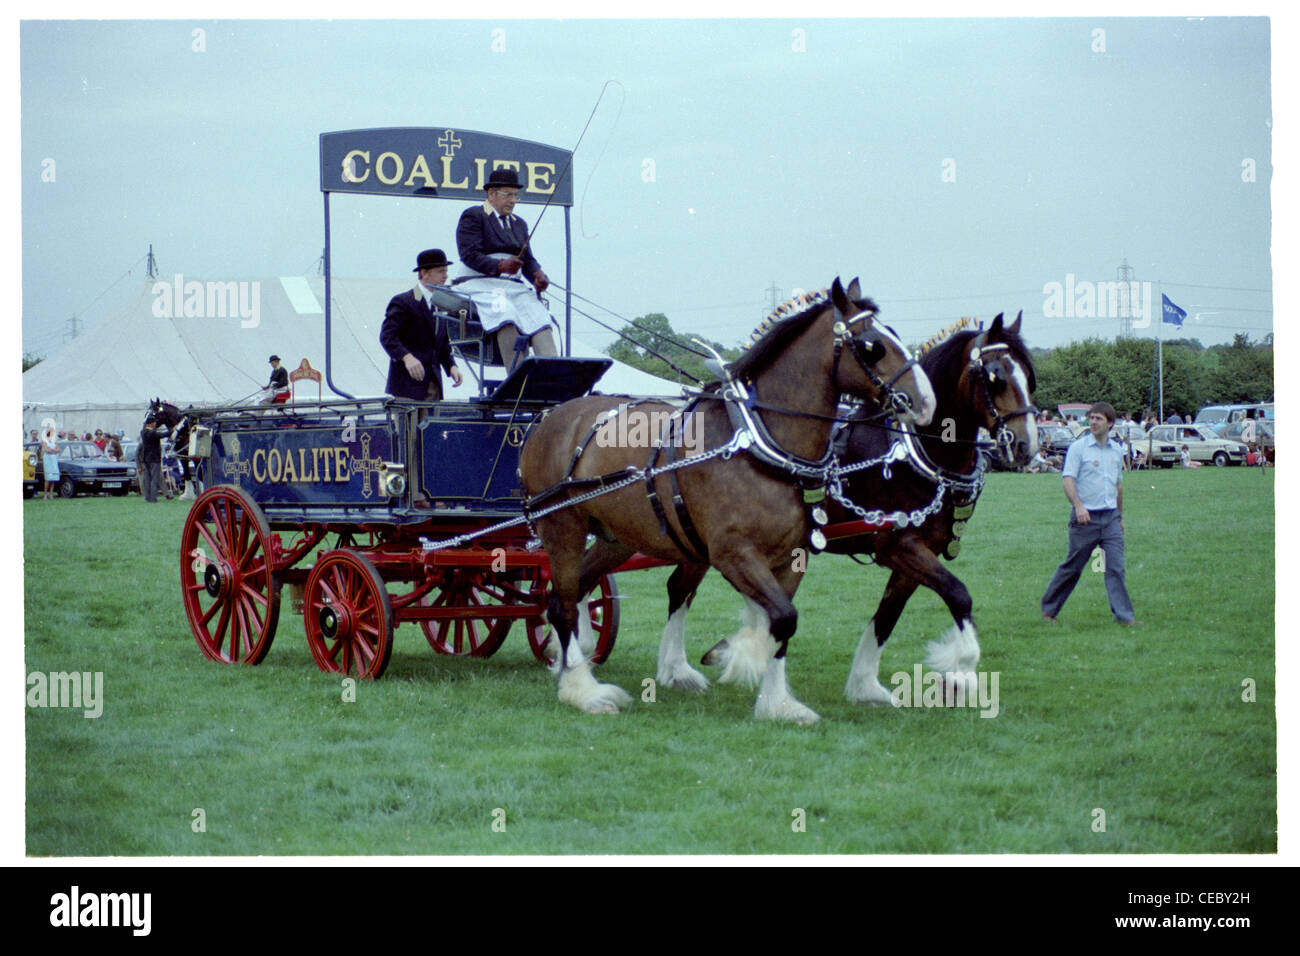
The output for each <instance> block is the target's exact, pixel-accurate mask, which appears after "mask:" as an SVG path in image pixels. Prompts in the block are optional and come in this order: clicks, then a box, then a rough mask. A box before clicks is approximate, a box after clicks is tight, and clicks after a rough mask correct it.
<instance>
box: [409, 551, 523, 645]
mask: <svg viewBox="0 0 1300 956" xmlns="http://www.w3.org/2000/svg"><path fill="white" fill-rule="evenodd" d="M528 600H531V598H530V595H529V582H527V581H525V582H519V581H510V580H505V579H503V578H502V577H501V576H500V575H498V574H495V573H493V572H492V571H490V570H488V569H486V568H484V569H478V568H466V569H456V570H455V571H454V572H453V573H451V574H450V575H449V576H448V580H447V581H446V582H445V583H444V584H443V586H442V588H441V589H440V590H439V591H438V593H437V594H436V595H435V596H434V597H432V598H427V597H426V598H425V599H424V600H422V601H421V602H420V603H421V605H422V606H424V607H435V608H441V609H443V610H444V611H446V612H448V613H449V614H451V615H453V616H451V617H447V618H442V619H438V620H425V621H420V629H421V630H422V631H424V636H425V639H426V640H428V642H429V646H430V647H432V648H433V649H434V650H435V651H437V652H438V653H439V654H454V655H458V656H466V657H491V656H492V655H493V654H495V653H496V652H497V651H498V650H500V648H501V645H502V643H504V642H505V639H506V635H508V634H509V633H510V625H512V624H513V623H514V618H512V617H496V616H494V615H493V614H492V608H493V607H494V606H496V607H499V606H501V605H507V604H520V603H523V602H524V601H528Z"/></svg>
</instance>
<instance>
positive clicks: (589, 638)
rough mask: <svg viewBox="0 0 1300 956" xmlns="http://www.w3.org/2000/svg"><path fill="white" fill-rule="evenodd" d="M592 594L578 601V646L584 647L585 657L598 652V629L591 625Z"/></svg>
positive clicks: (583, 653)
mask: <svg viewBox="0 0 1300 956" xmlns="http://www.w3.org/2000/svg"><path fill="white" fill-rule="evenodd" d="M590 601H591V595H590V594H588V595H587V596H586V597H585V598H583V599H582V600H581V601H579V602H578V646H579V647H581V648H582V656H583V657H591V656H592V654H594V653H595V652H596V631H595V630H594V629H593V628H592V626H591V609H590V607H589V604H590Z"/></svg>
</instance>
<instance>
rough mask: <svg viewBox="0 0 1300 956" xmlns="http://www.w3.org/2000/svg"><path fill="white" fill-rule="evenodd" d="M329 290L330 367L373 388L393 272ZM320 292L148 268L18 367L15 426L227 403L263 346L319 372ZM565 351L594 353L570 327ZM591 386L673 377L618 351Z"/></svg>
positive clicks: (350, 382)
mask: <svg viewBox="0 0 1300 956" xmlns="http://www.w3.org/2000/svg"><path fill="white" fill-rule="evenodd" d="M331 291H332V293H333V297H334V305H333V309H332V314H331V325H332V335H331V338H332V349H331V351H332V364H331V373H332V374H331V377H332V379H333V381H334V383H335V384H336V385H337V386H338V387H339V388H340V389H342V390H343V391H345V392H348V393H349V394H351V395H354V396H356V397H358V398H362V397H371V396H380V395H382V394H383V389H384V381H385V379H386V377H387V374H388V356H387V354H386V353H385V352H384V350H383V348H382V347H381V346H380V344H379V329H380V326H381V325H382V324H383V319H384V309H385V307H386V306H387V304H388V300H389V299H390V298H392V296H393V295H395V294H396V293H398V292H401V291H403V288H402V279H401V278H396V279H339V278H335V279H333V280H332V282H331ZM324 301H325V280H324V277H323V276H307V277H303V276H292V277H284V278H271V279H260V280H258V279H253V280H244V281H237V282H208V281H204V280H201V279H194V278H191V277H185V276H162V277H159V278H157V279H147V280H145V281H144V282H143V283H142V284H141V286H140V287H139V289H138V290H137V291H136V293H135V294H134V296H133V297H132V298H131V299H130V300H129V302H128V303H127V304H126V305H125V306H123V307H122V309H121V310H120V311H119V312H118V313H117V314H116V315H114V316H112V317H111V318H109V319H106V320H104V321H102V322H100V323H98V324H97V325H95V326H92V327H91V328H90V329H89V330H88V331H87V332H86V333H85V334H84V335H82V336H79V337H78V338H76V339H73V340H72V341H70V342H67V343H66V344H64V345H63V346H62V347H61V348H60V349H59V350H57V351H56V352H54V353H53V354H52V355H50V356H49V357H47V358H46V359H45V360H44V361H42V362H40V363H39V364H38V365H36V366H34V367H32V368H30V369H28V370H27V371H26V372H24V373H23V431H24V434H26V433H28V432H30V431H31V430H32V429H34V428H39V427H40V423H41V421H42V420H44V419H45V418H53V419H54V420H55V421H56V422H57V423H58V426H59V427H60V428H70V429H74V430H76V431H78V432H85V431H94V430H95V429H96V428H105V429H109V430H111V431H117V430H118V429H123V430H125V431H126V433H127V434H128V435H130V434H132V433H134V432H135V431H138V430H139V427H140V422H141V420H142V419H143V417H144V411H145V408H146V407H147V405H148V402H149V400H150V399H151V398H153V397H154V396H155V395H157V396H160V397H162V398H164V399H166V400H168V401H171V402H173V403H175V404H177V405H180V406H182V407H183V406H186V405H190V404H214V405H225V404H232V403H234V402H236V401H239V400H240V399H244V398H247V397H248V396H250V395H251V394H252V393H254V392H256V391H257V390H258V389H260V388H261V387H262V386H264V385H266V383H267V380H268V379H269V378H270V373H271V369H270V365H269V364H268V362H267V360H268V357H269V356H270V355H272V354H276V355H279V356H280V357H281V359H282V361H283V364H284V366H285V367H286V368H288V369H290V370H293V369H295V368H297V367H298V365H299V363H300V362H301V361H302V360H303V359H306V360H307V361H308V362H310V364H311V366H312V367H313V368H315V369H317V370H318V371H320V372H321V373H322V374H323V373H324V371H325V321H324V319H325V316H324V307H323V303H324ZM551 308H552V314H557V313H558V314H559V315H558V316H557V317H559V316H562V312H563V305H562V301H561V300H558V299H556V298H553V299H552V303H551ZM187 313H188V315H187ZM573 354H574V355H577V356H589V357H594V356H601V353H600V352H599V351H598V350H597V349H595V348H592V347H591V346H588V345H586V344H584V343H583V342H582V340H581V337H580V335H578V334H575V335H574V336H573ZM602 357H603V356H602ZM461 364H462V367H463V366H464V365H465V364H466V363H461ZM498 371H499V370H498ZM467 378H468V380H467V381H466V383H465V384H464V385H463V386H461V389H460V390H456V389H452V388H451V382H450V380H447V379H444V386H445V389H446V394H447V396H448V398H467V397H469V395H470V394H472V390H473V389H474V387H475V386H474V383H473V378H472V377H467ZM316 388H317V386H316V384H315V383H314V382H310V381H300V382H298V383H297V390H296V398H297V400H299V401H314V400H315V399H316V395H317V391H316ZM322 388H323V390H324V392H323V397H324V398H325V399H329V398H331V397H335V396H332V395H331V393H330V390H329V386H328V383H323V384H322ZM596 389H597V390H598V391H601V392H605V393H609V394H627V395H667V396H677V395H680V394H681V389H680V386H678V385H676V384H674V383H672V382H669V381H666V380H664V379H660V378H656V377H655V376H652V375H648V374H646V373H644V372H641V371H639V370H638V369H634V368H631V367H630V366H627V365H622V364H620V363H617V362H616V363H615V364H614V366H613V367H612V368H611V369H610V370H609V371H608V372H606V373H605V375H604V377H603V378H602V379H601V380H600V382H599V383H597V385H596Z"/></svg>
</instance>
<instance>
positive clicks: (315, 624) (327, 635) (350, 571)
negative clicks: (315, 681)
mask: <svg viewBox="0 0 1300 956" xmlns="http://www.w3.org/2000/svg"><path fill="white" fill-rule="evenodd" d="M303 620H304V622H305V623H306V627H307V645H308V647H310V648H311V656H312V657H313V658H314V659H315V661H316V666H317V667H319V668H320V669H321V670H323V671H325V672H327V673H330V674H346V675H348V676H349V677H365V678H370V679H374V678H377V677H379V676H380V675H382V674H383V673H384V670H385V669H386V668H387V667H388V659H389V658H390V657H391V656H392V653H393V605H392V602H391V600H390V599H389V597H388V591H387V589H385V587H384V581H383V578H381V577H380V576H379V572H378V571H376V570H375V566H374V565H373V564H371V563H370V561H368V560H367V559H366V558H364V557H362V556H361V555H359V554H357V553H355V552H353V551H329V552H326V554H325V555H324V556H323V557H321V559H320V560H319V561H317V562H316V566H315V567H314V568H312V570H311V574H309V575H308V576H307V586H306V589H305V592H304V595H303Z"/></svg>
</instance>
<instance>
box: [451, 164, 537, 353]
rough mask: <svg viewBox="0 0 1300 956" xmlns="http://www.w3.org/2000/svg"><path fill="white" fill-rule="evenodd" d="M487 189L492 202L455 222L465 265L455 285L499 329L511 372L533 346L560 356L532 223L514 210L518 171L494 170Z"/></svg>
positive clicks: (488, 328)
mask: <svg viewBox="0 0 1300 956" xmlns="http://www.w3.org/2000/svg"><path fill="white" fill-rule="evenodd" d="M486 188H487V201H486V202H485V203H483V204H482V205H481V206H471V207H470V208H468V209H466V210H465V211H464V212H463V213H461V216H460V222H459V223H458V224H457V226H456V248H457V250H458V251H459V252H460V258H461V260H462V268H461V269H460V270H459V271H460V273H461V274H460V275H458V276H457V278H456V280H455V285H456V286H457V289H456V291H457V292H459V293H461V294H462V295H468V296H469V297H470V298H471V299H473V300H474V302H475V303H476V304H477V305H478V313H479V318H480V319H482V321H483V331H484V332H495V333H496V338H497V346H498V347H499V348H500V349H501V357H502V359H503V360H504V361H505V363H506V368H507V370H510V369H513V368H514V367H515V365H516V364H518V360H519V359H520V358H521V357H522V356H523V355H524V354H526V352H527V350H528V346H529V345H530V344H531V345H532V348H533V351H534V353H536V354H537V355H555V354H556V352H555V341H554V339H553V338H552V337H551V314H550V313H549V312H547V311H546V306H544V305H543V304H542V300H541V294H542V293H543V292H545V291H546V288H547V286H549V285H550V280H549V279H547V278H546V273H545V272H543V271H542V267H541V265H540V264H539V263H538V262H537V260H536V259H535V258H534V257H533V251H532V249H531V248H529V240H528V225H527V224H526V223H525V222H524V221H523V220H522V219H521V218H519V217H518V216H516V215H515V214H514V209H515V203H516V202H518V199H519V190H520V189H521V188H522V187H521V186H520V184H519V176H518V174H517V173H516V172H515V171H514V170H513V169H494V170H493V171H492V175H491V176H489V177H488V181H487V187H486ZM525 280H527V281H525Z"/></svg>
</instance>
